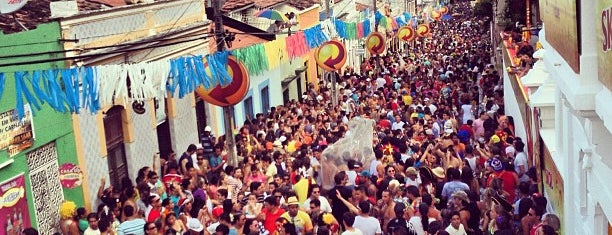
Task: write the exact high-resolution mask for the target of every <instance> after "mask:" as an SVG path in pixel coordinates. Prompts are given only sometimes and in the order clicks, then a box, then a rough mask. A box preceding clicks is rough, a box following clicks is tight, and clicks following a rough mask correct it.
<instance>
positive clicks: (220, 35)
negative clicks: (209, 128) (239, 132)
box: [211, 0, 238, 166]
mask: <svg viewBox="0 0 612 235" xmlns="http://www.w3.org/2000/svg"><path fill="white" fill-rule="evenodd" d="M211 2H212V7H213V12H214V14H215V39H216V40H215V43H217V51H223V50H225V33H224V29H223V15H222V14H221V6H223V3H224V2H225V1H224V0H212V1H211ZM233 116H234V106H233V105H230V106H225V107H223V121H224V122H223V124H224V127H225V148H226V151H227V156H228V160H229V165H232V166H238V155H236V151H235V149H236V142H235V140H234V131H233V129H232V124H233V123H232V117H233Z"/></svg>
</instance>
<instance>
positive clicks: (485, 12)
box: [474, 0, 493, 18]
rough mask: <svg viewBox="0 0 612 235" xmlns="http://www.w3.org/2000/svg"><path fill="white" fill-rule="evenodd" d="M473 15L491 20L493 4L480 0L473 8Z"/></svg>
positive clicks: (486, 0) (488, 0)
mask: <svg viewBox="0 0 612 235" xmlns="http://www.w3.org/2000/svg"><path fill="white" fill-rule="evenodd" d="M474 14H475V15H477V16H482V17H489V18H493V3H491V0H481V1H479V2H478V3H476V5H475V6H474Z"/></svg>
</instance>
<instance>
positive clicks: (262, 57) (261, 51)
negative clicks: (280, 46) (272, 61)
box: [232, 44, 269, 75]
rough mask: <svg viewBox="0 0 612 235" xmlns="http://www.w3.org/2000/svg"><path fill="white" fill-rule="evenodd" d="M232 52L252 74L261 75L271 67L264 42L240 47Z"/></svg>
mask: <svg viewBox="0 0 612 235" xmlns="http://www.w3.org/2000/svg"><path fill="white" fill-rule="evenodd" d="M232 53H233V55H234V56H235V57H236V59H238V61H240V62H242V63H243V64H244V65H245V66H246V69H247V70H248V71H249V73H250V74H253V75H259V74H261V73H263V72H265V71H268V69H269V67H268V59H267V57H266V49H265V47H264V45H263V44H255V45H253V46H250V47H245V48H240V49H237V50H234V51H232Z"/></svg>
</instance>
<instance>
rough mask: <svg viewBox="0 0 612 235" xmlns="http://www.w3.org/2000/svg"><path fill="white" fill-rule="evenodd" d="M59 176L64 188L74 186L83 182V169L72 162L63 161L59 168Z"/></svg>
mask: <svg viewBox="0 0 612 235" xmlns="http://www.w3.org/2000/svg"><path fill="white" fill-rule="evenodd" d="M59 178H60V182H61V184H62V187H64V188H76V187H79V186H81V184H83V171H81V168H80V167H79V166H77V165H75V164H73V163H64V164H62V166H60V168H59Z"/></svg>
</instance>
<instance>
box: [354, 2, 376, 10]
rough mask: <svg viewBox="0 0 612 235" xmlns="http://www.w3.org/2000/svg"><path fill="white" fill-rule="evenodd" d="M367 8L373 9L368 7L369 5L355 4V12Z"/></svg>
mask: <svg viewBox="0 0 612 235" xmlns="http://www.w3.org/2000/svg"><path fill="white" fill-rule="evenodd" d="M368 8H373V7H372V6H370V5H366V4H361V3H358V2H356V3H355V10H357V11H363V10H365V9H368Z"/></svg>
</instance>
